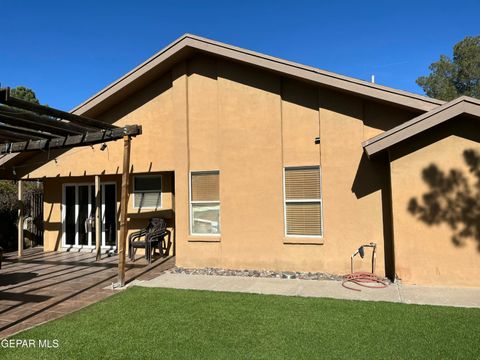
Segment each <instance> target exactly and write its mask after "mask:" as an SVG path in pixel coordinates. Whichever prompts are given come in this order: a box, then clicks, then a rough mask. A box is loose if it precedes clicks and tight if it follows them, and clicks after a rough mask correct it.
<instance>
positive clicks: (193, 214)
mask: <svg viewBox="0 0 480 360" xmlns="http://www.w3.org/2000/svg"><path fill="white" fill-rule="evenodd" d="M190 233H191V234H192V235H218V234H220V185H219V172H218V171H206V172H192V173H191V178H190Z"/></svg>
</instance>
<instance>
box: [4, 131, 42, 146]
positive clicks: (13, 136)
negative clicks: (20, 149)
mask: <svg viewBox="0 0 480 360" xmlns="http://www.w3.org/2000/svg"><path fill="white" fill-rule="evenodd" d="M0 136H1V137H2V138H3V139H6V141H7V142H6V143H7V144H8V142H10V141H12V140H13V141H26V140H30V139H31V138H32V137H31V136H28V135H24V134H19V133H17V132H12V131H8V130H4V129H0ZM34 138H35V139H36V140H37V139H39V138H37V137H34Z"/></svg>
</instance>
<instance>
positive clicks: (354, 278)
mask: <svg viewBox="0 0 480 360" xmlns="http://www.w3.org/2000/svg"><path fill="white" fill-rule="evenodd" d="M348 283H352V284H355V285H357V286H363V287H366V288H370V289H382V288H386V287H387V284H386V283H385V282H384V281H383V280H382V279H380V278H379V277H378V276H376V275H375V274H372V273H369V272H355V273H352V274H348V275H345V276H344V277H343V282H342V286H343V287H344V288H346V289H350V290H354V291H362V290H361V289H357V288H355V287H351V286H348V285H347V284H348Z"/></svg>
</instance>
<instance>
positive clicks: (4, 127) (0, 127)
mask: <svg viewBox="0 0 480 360" xmlns="http://www.w3.org/2000/svg"><path fill="white" fill-rule="evenodd" d="M0 130H6V131H10V132H12V133H17V134H21V135H26V136H29V137H36V138H38V139H42V138H43V139H53V138H54V137H55V135H53V134H50V133H46V132H43V131H39V130H32V129H26V128H21V127H18V126H12V125H7V124H2V123H0Z"/></svg>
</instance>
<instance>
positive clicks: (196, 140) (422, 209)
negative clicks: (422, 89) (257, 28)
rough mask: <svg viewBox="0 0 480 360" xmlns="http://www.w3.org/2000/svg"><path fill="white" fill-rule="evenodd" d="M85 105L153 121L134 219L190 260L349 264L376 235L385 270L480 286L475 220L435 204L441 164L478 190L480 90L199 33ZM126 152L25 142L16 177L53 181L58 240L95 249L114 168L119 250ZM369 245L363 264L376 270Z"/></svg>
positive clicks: (112, 235) (144, 142)
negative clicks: (31, 147)
mask: <svg viewBox="0 0 480 360" xmlns="http://www.w3.org/2000/svg"><path fill="white" fill-rule="evenodd" d="M72 112H73V113H74V114H78V115H84V116H88V117H90V118H95V119H98V120H102V121H104V122H107V123H111V124H115V125H118V126H125V125H127V124H141V125H142V128H143V133H142V135H141V136H138V137H137V138H135V140H134V141H133V142H132V150H131V179H130V197H129V204H128V229H129V232H132V231H135V230H137V229H139V228H142V227H144V226H145V225H146V223H147V221H148V219H149V218H151V217H153V216H161V217H163V218H165V219H168V222H169V227H170V229H171V232H172V234H173V239H174V253H175V257H176V263H177V266H182V267H194V268H196V267H218V268H229V269H269V270H284V271H312V272H327V273H334V274H345V273H348V272H349V271H350V256H351V254H352V253H353V252H354V251H355V250H356V249H357V248H358V247H359V246H361V245H362V244H365V243H370V242H373V243H376V244H377V258H376V273H377V274H378V275H380V276H388V277H390V278H392V279H393V278H394V277H397V278H400V279H401V280H402V281H403V282H405V283H415V284H431V285H452V286H453V285H455V286H480V266H479V261H480V252H479V248H478V240H477V238H476V237H475V236H479V235H477V234H475V232H471V233H468V231H467V232H464V233H462V234H461V235H460V237H461V238H462V241H459V236H458V230H461V229H463V225H465V224H467V225H468V226H470V228H471V227H472V226H473V227H475V226H474V225H475V221H474V222H473V223H474V224H473V225H472V221H470V223H468V221H467V220H468V219H463V218H462V217H461V216H462V215H461V213H460V215H458V214H457V215H458V216H457V217H455V218H452V217H451V216H450V217H448V216H447V215H445V216H444V217H443V218H442V216H439V208H438V206H439V204H440V205H441V204H442V201H443V200H442V199H444V198H442V197H441V195H442V194H439V193H438V188H436V190H437V192H434V196H437V197H436V198H435V199H436V200H438V201H437V202H435V203H432V202H430V203H429V202H428V199H432V196H430V197H429V196H428V194H430V193H431V192H432V191H434V190H435V189H433V190H432V186H435V185H438V184H435V179H436V180H439V179H440V180H441V179H443V178H442V177H441V176H440V178H439V176H437V177H436V178H435V174H436V175H438V174H441V175H442V176H443V175H445V174H448V172H449V171H450V170H451V169H459V170H458V172H461V173H464V174H465V176H464V179H465V181H471V182H472V185H471V189H472V190H475V189H476V188H475V183H474V182H475V178H474V176H473V175H475V174H474V173H473V172H471V171H470V170H471V166H470V167H469V166H468V163H466V162H465V152H466V151H467V152H468V151H473V154H474V150H475V149H479V140H480V133H479V132H478V130H477V128H476V127H477V122H476V121H477V120H478V118H479V117H480V102H479V101H478V100H474V99H471V98H460V99H457V100H455V101H453V102H449V103H444V102H443V101H439V100H436V99H431V98H428V97H424V96H419V95H416V94H412V93H408V92H404V91H400V90H396V89H392V88H389V87H385V86H380V85H377V84H372V83H368V82H365V81H361V80H357V79H353V78H349V77H345V76H341V75H338V74H334V73H330V72H326V71H323V70H319V69H316V68H313V67H308V66H304V65H300V64H297V63H293V62H289V61H285V60H282V59H278V58H274V57H270V56H266V55H263V54H259V53H256V52H252V51H249V50H245V49H241V48H238V47H234V46H230V45H227V44H223V43H219V42H216V41H212V40H209V39H205V38H201V37H198V36H194V35H184V36H182V37H181V38H179V39H178V40H176V41H174V42H173V43H172V44H170V45H169V46H167V47H166V48H164V49H163V50H161V51H160V52H159V53H157V54H155V55H154V56H153V57H151V58H150V59H148V60H147V61H145V62H144V63H143V64H141V65H140V66H138V67H136V68H135V69H133V70H132V71H130V72H129V73H127V74H126V75H124V76H123V77H121V78H120V79H118V80H117V81H115V82H113V83H112V84H110V85H109V86H107V87H106V88H104V89H103V90H101V91H100V92H99V93H97V94H95V95H94V96H92V97H91V98H89V99H88V100H86V101H85V102H84V103H82V104H80V105H79V106H78V107H76V108H75V109H73V110H72ZM316 138H319V141H315V139H316ZM121 159H122V144H121V142H113V143H109V144H108V145H107V146H106V148H105V146H103V147H102V146H100V145H95V146H92V147H86V148H76V149H71V150H52V151H44V152H40V153H33V154H32V155H28V156H26V155H25V154H21V156H20V155H19V156H14V157H12V156H8V157H7V158H6V159H5V160H4V164H3V169H4V170H3V173H2V175H3V176H4V177H7V178H15V177H16V178H23V179H40V180H41V181H43V184H44V221H45V225H44V226H45V233H44V249H45V251H58V250H62V249H90V248H92V247H93V245H94V243H95V239H94V235H93V233H92V232H91V231H89V230H88V228H87V227H85V226H84V223H85V220H86V219H87V218H88V217H89V216H90V215H91V213H92V209H94V194H93V189H94V185H93V184H94V177H95V176H97V175H100V176H101V183H102V194H103V195H102V214H103V227H102V248H103V249H104V250H108V249H113V248H115V246H116V241H117V238H118V211H119V200H118V199H119V194H120V193H119V191H120V186H119V184H120V181H121V175H120V173H121V170H120V169H119V164H121ZM432 169H434V170H432ZM435 169H436V172H435ZM429 171H430V173H429ZM432 172H433V173H432ZM429 174H430V175H432V174H433V177H434V179H433V180H432V179H429V178H428V175H429ZM472 174H473V175H472ZM445 176H446V175H445ZM437 182H438V181H437ZM452 187H455V185H451V186H450V188H448V186H447V185H445V184H443V187H442V186H440V189H443V190H444V192H445V194H443V195H445V196H447V195H449V194H450V193H451V189H452ZM424 195H426V196H424ZM430 195H431V194H430ZM425 199H426V201H427V202H426V203H424V200H425ZM428 205H432V207H433V209H429V208H428ZM450 205H451V204H450ZM452 206H454V205H452ZM462 209H463V208H462ZM435 210H438V211H437V212H436V213H435ZM472 211H473V210H472ZM442 214H443V213H442ZM463 215H464V216H466V214H463ZM429 216H430V217H429ZM455 227H456V228H455ZM470 237H471V238H470ZM463 240H464V241H463ZM172 251H173V250H172ZM369 256H370V255H369V254H366V256H365V258H364V259H363V260H362V259H360V258H359V259H357V258H355V268H356V269H357V270H369V269H370V261H371V260H370V258H369Z"/></svg>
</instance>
